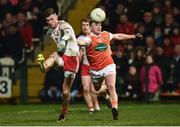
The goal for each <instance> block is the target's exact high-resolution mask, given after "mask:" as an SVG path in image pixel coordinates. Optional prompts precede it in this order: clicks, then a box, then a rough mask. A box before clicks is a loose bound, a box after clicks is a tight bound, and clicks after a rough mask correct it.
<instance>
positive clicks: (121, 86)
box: [98, 0, 180, 100]
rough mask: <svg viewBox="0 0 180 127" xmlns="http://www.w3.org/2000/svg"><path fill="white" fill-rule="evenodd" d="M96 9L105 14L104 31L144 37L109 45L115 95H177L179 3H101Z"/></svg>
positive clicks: (139, 0) (176, 0)
mask: <svg viewBox="0 0 180 127" xmlns="http://www.w3.org/2000/svg"><path fill="white" fill-rule="evenodd" d="M98 7H101V8H103V9H104V10H105V11H106V14H107V18H106V20H105V22H104V23H103V29H104V30H107V31H110V32H112V33H119V32H120V33H125V34H134V33H137V32H139V33H141V34H142V35H143V36H144V38H143V39H142V40H137V39H136V40H128V41H121V42H119V41H114V42H112V45H111V48H112V50H113V55H112V56H113V59H114V61H115V63H116V69H117V84H116V85H117V91H118V94H119V96H120V97H127V98H134V99H136V98H139V97H143V96H144V97H145V98H146V99H152V100H153V99H154V100H157V99H158V96H159V93H160V92H161V93H165V95H166V94H167V95H174V96H178V95H180V93H179V89H180V80H179V79H180V18H179V16H180V1H179V0H113V1H112V0H102V1H101V2H100V3H99V5H98ZM148 61H149V62H148ZM148 94H149V95H148Z"/></svg>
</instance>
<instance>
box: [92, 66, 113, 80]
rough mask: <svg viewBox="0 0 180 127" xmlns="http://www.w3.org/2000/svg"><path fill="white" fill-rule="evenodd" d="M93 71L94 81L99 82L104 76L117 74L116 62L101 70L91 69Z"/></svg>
mask: <svg viewBox="0 0 180 127" xmlns="http://www.w3.org/2000/svg"><path fill="white" fill-rule="evenodd" d="M90 73H91V78H92V81H93V83H98V82H102V81H103V79H104V77H106V76H107V75H109V74H116V65H115V64H110V65H108V66H106V67H105V68H103V69H101V70H98V71H96V70H92V69H91V70H90Z"/></svg>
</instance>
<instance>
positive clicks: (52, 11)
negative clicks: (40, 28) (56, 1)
mask: <svg viewBox="0 0 180 127" xmlns="http://www.w3.org/2000/svg"><path fill="white" fill-rule="evenodd" d="M52 14H56V11H55V10H54V9H53V8H48V9H47V10H46V11H45V13H44V17H45V18H47V17H49V16H50V15H52Z"/></svg>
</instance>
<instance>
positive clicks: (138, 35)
mask: <svg viewBox="0 0 180 127" xmlns="http://www.w3.org/2000/svg"><path fill="white" fill-rule="evenodd" d="M135 37H136V38H140V39H143V35H142V34H140V33H136V34H135Z"/></svg>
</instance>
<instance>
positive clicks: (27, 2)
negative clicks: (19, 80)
mask: <svg viewBox="0 0 180 127" xmlns="http://www.w3.org/2000/svg"><path fill="white" fill-rule="evenodd" d="M49 7H53V8H55V10H56V11H57V12H58V6H57V3H56V0H53V1H51V0H0V12H1V13H0V57H6V56H10V57H12V58H13V59H14V61H15V65H16V66H18V65H21V64H23V63H25V62H26V56H27V54H28V53H29V52H31V51H32V50H33V48H34V44H33V38H39V39H40V38H41V37H42V35H43V34H44V33H43V27H44V26H45V25H46V24H45V20H44V19H43V12H44V11H45V9H47V8H49Z"/></svg>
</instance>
